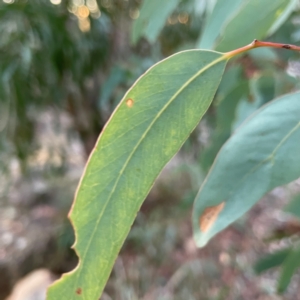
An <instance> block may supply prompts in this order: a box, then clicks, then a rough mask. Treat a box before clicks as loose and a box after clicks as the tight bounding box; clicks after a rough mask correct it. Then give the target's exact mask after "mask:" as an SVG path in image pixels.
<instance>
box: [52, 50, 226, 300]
mask: <svg viewBox="0 0 300 300" xmlns="http://www.w3.org/2000/svg"><path fill="white" fill-rule="evenodd" d="M226 63H227V60H226V59H225V58H224V56H223V55H222V54H221V53H217V52H213V51H201V50H192V51H185V52H181V53H179V54H176V55H174V56H171V57H169V58H168V59H166V60H164V61H162V62H161V63H158V64H156V65H155V66H154V67H152V68H150V69H149V70H148V71H147V72H146V73H145V74H144V75H143V76H142V77H141V78H140V79H139V80H138V81H137V82H136V83H135V84H134V85H133V87H132V88H131V89H130V90H129V91H128V92H127V94H126V95H125V96H124V98H123V99H122V101H121V102H120V104H119V106H118V107H117V109H116V110H115V112H114V113H113V115H112V117H111V119H110V121H109V122H108V123H107V125H106V127H105V129H104V131H103V132H102V134H101V136H100V138H99V140H98V142H97V144H96V146H95V150H94V152H93V153H92V155H91V157H90V159H89V162H88V164H87V167H86V170H85V173H84V175H83V177H82V180H81V183H80V186H79V188H78V192H77V196H76V200H75V202H74V206H73V209H72V211H71V214H70V218H71V221H72V223H73V226H74V229H75V233H76V243H75V249H76V252H77V254H78V256H79V257H80V263H79V265H78V267H77V268H76V269H75V270H74V271H73V272H71V273H68V274H65V275H64V276H63V278H62V279H61V280H59V281H58V282H57V283H56V284H55V285H53V286H52V287H50V289H49V291H48V299H49V300H50V299H62V300H64V299H67V300H70V299H75V298H76V297H77V295H76V294H79V293H80V294H81V296H82V299H88V300H93V299H98V298H99V296H100V294H101V292H102V290H103V288H104V286H105V283H106V281H107V279H108V277H109V274H110V272H111V269H112V267H113V264H114V261H115V259H116V257H117V255H118V253H119V251H120V248H121V246H122V244H123V242H124V240H125V238H126V236H127V234H128V232H129V230H130V227H131V225H132V223H133V221H134V219H135V217H136V214H137V212H138V210H139V209H140V206H141V204H142V202H143V200H144V199H145V197H146V196H147V194H148V192H149V190H150V188H151V187H152V185H153V183H154V180H155V179H156V177H157V176H158V174H159V173H160V172H161V170H162V168H163V167H164V166H165V164H166V163H167V162H168V161H169V160H170V159H171V158H172V157H173V156H174V154H175V153H176V152H177V151H178V150H179V148H180V147H181V146H182V144H183V143H184V141H185V140H186V139H187V138H188V136H189V135H190V133H191V132H192V130H193V129H194V128H195V127H196V125H197V124H198V123H199V121H200V119H201V118H202V116H203V114H204V113H205V112H206V110H207V109H208V107H209V105H210V104H211V102H212V99H213V97H214V94H215V92H216V90H217V87H218V85H219V83H220V80H221V77H222V74H223V72H224V68H225V65H226ZM76 299H77V298H76Z"/></svg>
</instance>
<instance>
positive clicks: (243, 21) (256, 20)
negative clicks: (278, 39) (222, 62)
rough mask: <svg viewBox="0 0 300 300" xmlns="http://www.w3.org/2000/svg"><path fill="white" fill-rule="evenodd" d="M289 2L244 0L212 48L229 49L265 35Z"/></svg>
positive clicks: (281, 0)
mask: <svg viewBox="0 0 300 300" xmlns="http://www.w3.org/2000/svg"><path fill="white" fill-rule="evenodd" d="M289 3H290V1H289V0H264V1H261V0H250V1H248V2H245V4H244V5H242V7H240V9H239V10H237V11H236V14H235V15H234V16H233V17H232V18H231V19H230V20H229V21H228V23H227V24H226V25H225V26H224V27H223V30H222V33H221V36H220V39H219V40H217V43H216V46H215V47H214V48H215V49H217V50H218V51H229V50H232V49H235V48H239V47H242V46H244V45H246V44H249V43H251V42H252V40H254V39H261V38H263V37H265V36H266V35H267V32H268V31H269V30H270V28H271V27H272V25H273V24H274V23H275V22H276V20H277V19H278V18H279V17H280V16H281V14H282V13H283V12H284V11H285V9H286V8H287V6H288V5H289ZM250 29H251V30H250Z"/></svg>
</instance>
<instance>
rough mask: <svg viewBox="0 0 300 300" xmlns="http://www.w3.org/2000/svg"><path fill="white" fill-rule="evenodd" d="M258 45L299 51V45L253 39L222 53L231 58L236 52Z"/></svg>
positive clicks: (242, 51)
mask: <svg viewBox="0 0 300 300" xmlns="http://www.w3.org/2000/svg"><path fill="white" fill-rule="evenodd" d="M259 47H271V48H280V49H288V50H294V51H300V47H299V46H295V45H290V44H280V43H272V42H263V41H258V40H254V41H253V42H252V43H251V44H249V45H247V46H244V47H241V48H238V49H236V50H233V51H230V52H226V53H225V54H224V55H225V57H226V58H228V59H229V58H231V57H233V56H236V55H238V54H241V53H244V52H246V51H248V50H251V49H254V48H259Z"/></svg>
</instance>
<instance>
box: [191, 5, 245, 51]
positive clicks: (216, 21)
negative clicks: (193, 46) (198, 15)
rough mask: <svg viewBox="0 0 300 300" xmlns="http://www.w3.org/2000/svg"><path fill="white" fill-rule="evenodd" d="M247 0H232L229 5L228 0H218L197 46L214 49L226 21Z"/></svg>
mask: <svg viewBox="0 0 300 300" xmlns="http://www.w3.org/2000/svg"><path fill="white" fill-rule="evenodd" d="M242 2H245V0H231V1H230V5H228V0H218V1H217V3H216V4H215V6H214V9H213V11H212V13H211V14H210V16H209V17H208V19H207V22H206V23H205V26H204V29H203V32H202V34H201V38H200V40H199V41H198V42H197V47H198V48H202V49H212V48H213V46H214V43H215V41H216V39H217V37H218V36H219V35H220V33H221V29H222V27H223V25H224V24H225V22H226V21H227V20H228V19H229V18H230V16H231V15H232V14H234V12H235V11H236V10H237V9H238V8H239V6H240V5H241V4H242Z"/></svg>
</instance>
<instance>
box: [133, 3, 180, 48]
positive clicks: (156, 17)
mask: <svg viewBox="0 0 300 300" xmlns="http://www.w3.org/2000/svg"><path fill="white" fill-rule="evenodd" d="M178 3H179V0H168V1H165V2H164V3H163V4H162V2H161V0H144V1H143V4H142V7H141V10H140V15H139V17H138V18H137V19H136V20H135V21H134V22H133V27H132V31H131V41H132V43H133V44H136V42H137V41H138V39H139V38H140V37H142V36H145V37H146V38H147V40H148V41H149V42H150V43H154V42H155V40H156V38H157V36H158V35H159V33H160V31H161V30H162V28H163V26H164V24H165V23H166V20H167V18H168V16H169V15H170V14H171V13H172V12H173V11H174V10H175V8H176V7H177V5H178Z"/></svg>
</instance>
